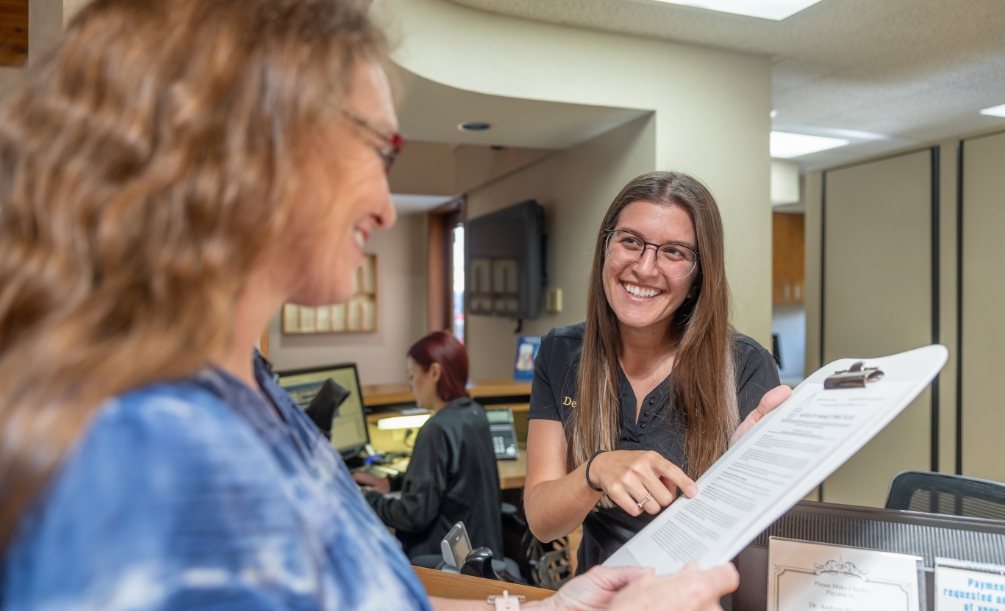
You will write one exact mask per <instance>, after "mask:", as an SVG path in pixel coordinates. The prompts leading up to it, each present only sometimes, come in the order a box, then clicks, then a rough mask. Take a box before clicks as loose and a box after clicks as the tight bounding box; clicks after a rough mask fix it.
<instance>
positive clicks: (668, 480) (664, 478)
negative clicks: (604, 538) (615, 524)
mask: <svg viewBox="0 0 1005 611" xmlns="http://www.w3.org/2000/svg"><path fill="white" fill-rule="evenodd" d="M589 475H590V480H591V481H592V482H593V483H595V484H596V485H598V486H600V487H601V488H603V490H604V492H605V493H606V494H607V496H608V497H610V499H611V500H612V501H614V502H615V503H616V504H617V505H618V506H619V507H621V508H622V509H624V510H625V512H627V513H628V514H629V515H631V516H638V515H641V514H642V512H643V511H645V512H647V513H651V514H653V515H655V514H657V513H659V512H660V510H662V509H663V508H664V507H666V506H668V505H669V504H670V503H672V502H673V500H674V498H676V496H677V490H678V489H680V490H682V491H683V492H684V494H685V495H686V496H688V497H693V496H695V495H696V494H698V486H697V485H696V484H695V483H694V480H692V479H691V478H690V477H688V476H687V475H686V474H685V473H684V472H683V471H681V469H680V467H678V466H677V465H675V464H673V463H672V462H670V461H669V460H667V459H665V458H663V456H661V455H660V454H659V453H658V452H653V451H651V450H612V451H610V452H604V453H602V454H598V455H597V456H596V457H595V458H594V459H593V462H592V463H591V464H590V473H589Z"/></svg>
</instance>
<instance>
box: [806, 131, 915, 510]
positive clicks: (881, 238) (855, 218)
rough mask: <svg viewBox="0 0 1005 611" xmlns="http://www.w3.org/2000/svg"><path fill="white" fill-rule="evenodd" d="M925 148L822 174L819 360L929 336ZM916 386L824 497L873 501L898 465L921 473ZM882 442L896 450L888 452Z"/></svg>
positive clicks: (892, 348) (872, 352)
mask: <svg viewBox="0 0 1005 611" xmlns="http://www.w3.org/2000/svg"><path fill="white" fill-rule="evenodd" d="M931 175H932V173H931V153H930V151H929V150H928V149H924V150H921V151H917V152H912V153H907V154H903V155H898V156H895V157H891V158H887V159H882V160H879V161H874V162H870V163H864V164H861V165H856V166H852V167H847V168H842V169H838V170H834V171H830V172H827V184H826V190H825V195H826V225H825V229H824V236H825V238H824V247H823V253H824V302H825V304H826V307H825V308H824V312H823V322H824V327H823V328H824V335H823V343H824V359H823V360H824V362H825V363H828V362H831V361H833V360H836V359H838V358H846V357H855V358H869V357H875V356H883V355H887V354H894V353H897V352H903V351H905V350H909V349H911V348H916V347H918V346H923V345H927V344H930V343H931V342H932V307H931V296H932V282H931V277H932V275H931V239H930V236H931V202H932V196H931V184H932V182H931ZM930 431H931V396H930V394H929V392H928V391H925V392H923V393H922V394H921V396H920V397H919V398H918V399H916V400H915V401H914V402H913V403H912V404H911V405H910V406H908V407H907V409H905V411H904V412H903V413H901V414H900V415H899V416H898V417H897V419H896V420H894V422H892V423H891V424H890V425H889V426H887V427H886V428H885V429H884V430H883V431H882V432H880V433H879V434H878V435H877V436H876V437H875V438H874V439H873V440H872V441H871V442H869V443H868V444H867V445H866V446H865V447H864V448H862V449H861V450H860V451H859V452H858V453H857V454H856V455H855V456H853V457H852V458H851V459H850V460H849V461H848V462H847V463H845V465H844V466H842V467H841V468H840V469H838V471H837V472H835V473H834V474H833V475H832V476H831V477H830V478H828V479H827V481H826V482H825V484H824V500H827V501H832V502H838V503H847V504H853V505H873V506H882V505H883V503H884V502H885V500H886V492H887V489H888V487H889V483H890V480H891V479H892V478H893V476H894V475H896V474H897V473H898V472H900V471H904V470H909V469H920V470H927V469H928V466H929V465H930V457H931V455H930V452H931V447H930V445H929V444H924V443H918V442H917V440H919V439H921V440H924V439H928V438H929V437H930ZM890 448H897V451H896V452H890V451H889V449H890Z"/></svg>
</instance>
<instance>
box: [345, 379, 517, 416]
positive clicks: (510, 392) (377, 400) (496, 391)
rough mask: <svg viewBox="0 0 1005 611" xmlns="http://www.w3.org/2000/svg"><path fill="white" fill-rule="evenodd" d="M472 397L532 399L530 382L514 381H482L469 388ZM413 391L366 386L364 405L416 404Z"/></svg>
mask: <svg viewBox="0 0 1005 611" xmlns="http://www.w3.org/2000/svg"><path fill="white" fill-rule="evenodd" d="M468 392H469V393H471V397H472V398H474V399H483V398H491V397H528V398H529V397H530V382H524V381H519V382H518V381H514V380H480V381H477V382H475V383H474V384H473V385H471V386H470V387H469V388H468ZM414 401H415V400H414V399H413V398H412V390H411V388H409V386H408V384H365V385H364V386H363V405H365V406H366V407H368V408H370V409H374V408H379V407H385V406H389V405H408V404H411V403H414Z"/></svg>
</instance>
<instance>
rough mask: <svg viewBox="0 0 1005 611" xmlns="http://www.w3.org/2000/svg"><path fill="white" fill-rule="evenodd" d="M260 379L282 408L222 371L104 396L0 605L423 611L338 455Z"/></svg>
mask: <svg viewBox="0 0 1005 611" xmlns="http://www.w3.org/2000/svg"><path fill="white" fill-rule="evenodd" d="M256 376H257V377H258V382H259V385H260V386H261V388H262V390H263V391H264V393H265V394H266V395H267V396H268V397H269V399H270V400H271V401H272V403H273V404H274V405H275V407H276V409H277V410H278V415H277V413H276V411H274V410H272V409H271V408H270V407H269V406H268V405H267V404H266V403H265V401H264V400H263V398H262V396H261V395H259V394H258V393H257V392H255V391H253V390H252V389H250V388H248V387H247V386H246V385H244V384H242V383H241V382H240V381H238V380H237V379H236V378H233V377H231V376H229V375H227V374H225V373H223V372H221V371H218V370H206V371H204V372H203V373H201V374H200V375H199V376H197V377H195V378H193V379H190V380H186V381H181V382H175V383H165V384H157V385H154V386H150V387H146V388H142V389H140V390H136V391H133V392H129V393H127V394H124V395H122V396H120V397H118V398H116V399H113V400H111V401H109V402H107V403H106V404H105V405H104V406H103V407H102V408H101V409H100V410H99V411H98V412H97V414H96V416H95V418H94V419H93V420H92V422H91V424H90V425H89V427H88V430H87V431H86V433H84V434H83V436H82V438H81V439H80V442H79V443H78V445H77V446H76V448H75V449H74V450H73V451H72V453H71V454H70V455H69V456H68V457H67V459H66V460H65V461H64V463H63V466H62V468H61V470H60V471H59V472H58V474H57V475H56V476H55V478H54V479H53V480H52V482H51V484H50V486H49V488H48V489H47V491H46V493H45V494H44V495H43V497H42V498H41V499H40V500H39V502H38V503H37V504H36V507H35V509H34V510H33V511H31V512H30V513H29V514H26V516H25V517H24V519H23V520H22V523H21V524H20V525H19V529H18V533H17V535H16V537H15V539H14V541H13V543H12V545H11V547H10V548H9V549H8V551H7V553H6V554H5V557H4V564H3V578H2V582H0V590H2V597H0V600H2V603H0V607H2V608H4V609H8V610H14V609H75V610H76V609H82V610H84V609H101V610H115V609H201V608H213V609H219V610H224V609H234V610H236V609H241V610H246V609H396V610H397V609H429V603H428V600H427V598H426V594H425V592H424V591H423V589H422V586H421V584H420V583H419V581H418V579H417V578H416V576H415V574H414V573H413V572H412V570H411V568H410V567H409V564H408V561H407V559H406V558H405V556H404V555H403V554H402V553H401V549H400V547H399V545H398V543H397V541H396V540H395V539H394V538H393V537H392V536H391V535H390V534H389V533H388V531H387V529H386V528H385V527H384V526H383V525H382V524H381V522H380V520H378V519H377V517H376V516H375V515H374V513H373V512H372V511H371V509H370V507H369V506H368V505H367V504H366V502H365V501H364V499H363V496H362V495H361V494H360V491H359V489H358V487H357V485H356V484H355V483H354V482H353V481H352V479H351V477H350V476H349V473H348V471H347V470H346V468H345V465H344V464H343V463H342V460H341V458H340V457H339V456H338V455H337V454H336V453H335V452H334V451H333V450H332V448H331V447H330V445H329V444H328V443H327V442H326V440H325V439H324V438H323V437H322V436H321V435H319V434H318V433H317V432H316V431H315V429H314V428H313V426H314V425H313V424H312V423H311V422H310V420H309V419H308V418H307V417H306V416H305V415H304V414H303V413H302V412H301V411H300V410H299V409H298V408H297V407H296V406H295V405H294V404H293V402H292V401H291V400H290V398H289V397H288V396H287V395H286V394H285V393H284V392H283V391H282V390H281V389H280V388H279V387H278V386H276V385H275V383H273V382H272V380H271V379H270V377H269V375H268V373H267V371H266V370H265V368H264V366H263V365H262V364H261V362H258V363H257V364H256Z"/></svg>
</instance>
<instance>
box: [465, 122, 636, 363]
mask: <svg viewBox="0 0 1005 611" xmlns="http://www.w3.org/2000/svg"><path fill="white" fill-rule="evenodd" d="M653 123H654V121H653V117H651V116H650V117H643V118H642V119H637V120H635V121H632V122H631V123H628V124H627V125H624V126H622V127H619V128H616V129H614V130H611V131H610V132H608V133H606V134H604V135H602V136H598V137H597V138H594V139H593V140H590V141H589V142H586V143H585V144H582V145H580V146H578V147H576V148H573V149H571V150H568V151H564V152H562V153H559V154H557V155H554V156H552V157H549V158H547V159H545V160H544V161H542V162H539V163H537V164H535V165H533V166H531V167H529V168H527V169H524V170H523V171H521V172H518V173H516V174H513V175H511V176H509V177H507V178H504V179H502V180H499V181H497V182H495V183H494V184H492V185H491V186H489V187H487V188H484V189H477V190H475V191H472V192H471V193H469V194H468V201H467V215H468V218H473V217H476V216H481V215H483V214H486V213H488V212H491V211H493V210H497V209H499V208H502V207H505V206H507V205H510V204H515V203H517V202H520V201H523V200H526V199H537V200H538V202H540V203H541V205H543V206H544V207H545V222H546V223H547V227H548V232H549V234H548V258H549V260H548V278H549V285H550V286H551V287H553V288H560V289H562V293H563V302H564V310H563V311H562V312H561V313H559V314H547V313H542V314H541V316H540V317H539V318H537V319H536V320H528V321H525V322H524V325H523V330H522V331H521V333H522V334H524V335H544V334H545V333H547V332H548V331H549V330H550V329H551V328H552V327H555V326H558V325H566V324H571V323H575V322H579V321H581V320H583V318H584V317H585V315H586V279H587V276H588V274H589V271H590V265H591V264H592V261H593V246H594V242H595V240H596V237H597V229H598V228H599V227H600V221H601V219H602V218H603V215H604V212H605V211H606V210H607V207H608V206H609V205H610V203H611V199H613V198H614V196H615V195H616V194H617V192H618V191H619V190H620V189H621V187H622V186H624V183H626V182H627V181H628V180H630V179H631V178H632V177H634V176H636V175H638V174H640V173H642V172H644V171H646V170H647V169H649V168H650V164H651V160H652V155H653V149H654V146H655V143H654V137H655V133H654V132H655V129H654V124H653ZM466 324H467V328H468V351H469V353H470V355H471V365H472V372H471V374H472V377H473V378H474V379H486V378H506V377H512V375H513V362H514V357H515V350H516V335H515V334H514V330H515V328H516V323H515V321H513V320H509V319H502V318H492V317H487V316H469V317H468V319H467V323H466Z"/></svg>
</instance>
